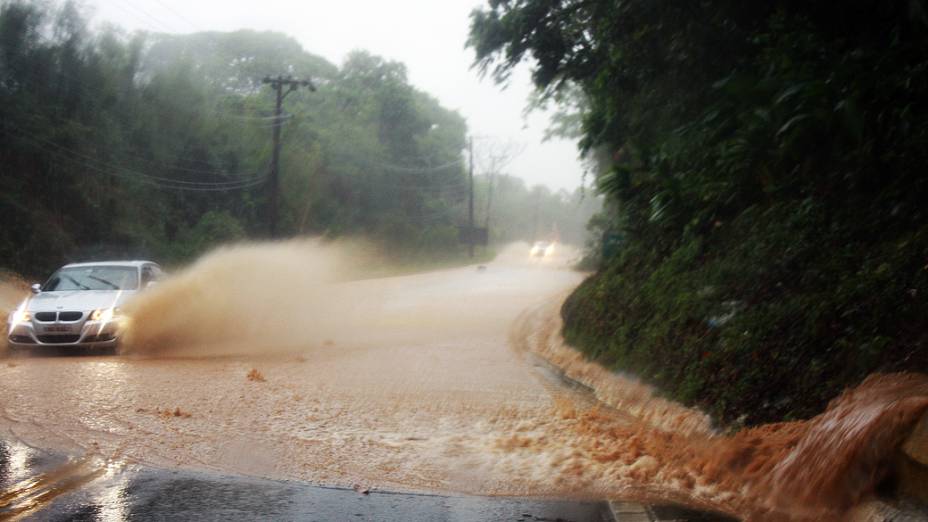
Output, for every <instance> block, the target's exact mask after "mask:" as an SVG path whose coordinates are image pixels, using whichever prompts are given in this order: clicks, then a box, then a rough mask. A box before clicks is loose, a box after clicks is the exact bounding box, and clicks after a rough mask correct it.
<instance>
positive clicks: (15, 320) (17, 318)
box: [10, 307, 32, 324]
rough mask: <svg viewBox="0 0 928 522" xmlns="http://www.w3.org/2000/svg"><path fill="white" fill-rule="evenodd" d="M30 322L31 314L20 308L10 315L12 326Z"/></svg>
mask: <svg viewBox="0 0 928 522" xmlns="http://www.w3.org/2000/svg"><path fill="white" fill-rule="evenodd" d="M29 321H32V314H30V313H29V312H28V311H26V310H25V309H23V308H22V307H20V308H18V309H16V310H15V311H14V312H13V313H12V314H10V323H12V324H22V323H28V322H29Z"/></svg>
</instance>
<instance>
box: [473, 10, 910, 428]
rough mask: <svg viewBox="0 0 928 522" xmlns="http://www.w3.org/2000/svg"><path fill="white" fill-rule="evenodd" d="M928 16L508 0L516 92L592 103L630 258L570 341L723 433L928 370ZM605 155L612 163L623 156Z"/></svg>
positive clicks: (507, 63)
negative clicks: (519, 68) (524, 71)
mask: <svg viewBox="0 0 928 522" xmlns="http://www.w3.org/2000/svg"><path fill="white" fill-rule="evenodd" d="M925 29H926V17H925V6H924V2H922V1H920V0H912V1H910V2H895V3H892V2H890V3H887V2H877V1H875V0H855V1H852V2H845V3H842V4H841V5H837V4H836V5H832V4H829V3H825V4H822V3H801V2H800V3H797V2H787V1H777V2H762V3H758V2H754V3H751V2H747V3H745V2H727V1H723V0H719V1H710V2H702V3H693V2H683V1H678V0H659V1H645V0H632V1H623V2H612V1H607V0H592V1H586V0H583V1H581V0H560V1H554V2H547V1H540V0H515V1H512V2H498V1H491V2H490V3H489V7H487V8H485V9H482V10H478V11H475V13H474V14H473V18H472V30H471V39H470V44H471V45H472V46H473V47H474V49H475V51H476V54H477V61H478V64H480V65H481V66H482V67H483V68H484V69H485V70H492V71H493V72H494V74H495V75H496V76H497V77H498V78H502V77H505V75H506V74H507V73H508V71H509V70H511V68H512V67H513V66H514V65H515V64H516V63H518V62H520V61H522V60H523V59H524V58H527V57H530V58H532V59H533V60H534V63H535V69H534V73H533V77H534V79H535V81H536V84H537V86H538V87H539V89H540V90H541V91H542V93H543V95H544V96H547V97H549V98H550V99H555V100H556V99H557V97H558V96H561V93H563V92H565V90H566V89H576V88H579V89H581V90H582V92H583V94H584V101H585V106H584V108H583V111H582V114H581V115H582V118H583V123H582V139H581V145H582V147H583V148H584V150H586V151H588V152H589V153H590V154H594V153H595V154H596V156H597V159H598V160H599V161H600V163H601V167H602V168H601V169H600V172H601V173H600V175H599V176H598V179H597V186H598V188H599V190H600V191H601V192H602V193H603V194H605V195H606V196H607V198H608V199H607V208H610V209H614V211H615V212H613V213H611V214H609V219H610V222H609V223H607V224H606V225H605V226H602V227H601V228H602V229H603V230H604V232H614V233H616V234H620V235H621V236H622V237H623V238H624V239H623V245H624V250H623V252H622V253H621V254H620V255H618V256H616V257H613V258H611V259H605V260H603V265H602V269H601V270H600V272H599V273H598V274H597V275H596V276H594V277H593V278H591V279H590V280H588V281H587V282H586V283H584V284H583V285H582V286H581V287H580V288H579V289H578V291H577V293H575V294H574V296H572V297H571V299H570V300H568V302H567V304H566V305H565V308H564V316H565V319H566V329H565V333H566V334H567V336H568V338H569V339H570V340H571V341H573V342H575V343H576V344H577V345H578V346H580V347H581V348H582V349H584V350H585V351H587V352H588V353H589V354H590V355H591V356H593V357H595V358H598V359H600V360H602V361H604V362H605V363H607V364H611V365H614V366H615V367H616V368H619V369H625V370H630V371H633V372H635V373H637V374H639V375H641V376H642V377H644V378H646V379H649V380H651V381H652V382H654V383H656V384H658V385H660V386H661V387H662V388H663V389H665V390H666V391H667V392H668V393H669V394H670V395H671V396H673V397H675V398H679V399H682V400H684V401H686V402H688V403H692V404H699V405H701V406H703V407H705V408H707V409H709V410H710V411H712V412H713V413H715V414H717V415H718V416H719V418H720V419H722V420H723V421H732V420H734V419H737V418H740V417H746V419H747V420H748V422H760V421H767V420H775V419H781V418H791V417H801V416H807V415H810V414H812V413H814V412H817V411H819V410H820V409H821V408H822V407H823V406H824V404H825V402H826V401H827V400H828V399H829V398H831V397H833V396H834V395H835V394H837V393H838V392H839V391H840V390H841V389H842V388H843V387H846V386H850V385H854V384H856V383H857V382H859V381H860V380H861V379H862V378H863V377H864V376H866V375H867V374H868V373H870V372H873V371H880V370H900V369H909V370H920V371H928V356H926V355H925V354H926V352H928V334H926V333H925V332H926V331H928V328H926V326H928V325H926V317H928V305H926V301H925V296H926V295H928V294H926V292H928V287H926V284H928V283H926V278H928V266H926V264H925V263H926V262H928V243H926V237H925V230H926V215H925V213H924V212H925V211H924V204H923V202H924V201H926V200H928V184H926V181H925V177H924V175H923V172H922V171H923V168H924V167H923V166H924V165H925V164H926V162H928V130H926V129H928V128H926V126H925V125H924V124H923V122H924V121H925V120H926V118H928V102H926V100H928V96H926V95H928V74H926V73H928V52H926V51H928V36H926V35H928V33H926V31H925ZM603 151H607V152H606V153H605V154H604V153H603Z"/></svg>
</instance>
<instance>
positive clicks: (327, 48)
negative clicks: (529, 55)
mask: <svg viewBox="0 0 928 522" xmlns="http://www.w3.org/2000/svg"><path fill="white" fill-rule="evenodd" d="M86 3H87V5H88V6H90V7H91V8H92V9H93V11H94V13H95V19H96V20H97V21H104V20H105V21H111V22H114V23H116V24H117V25H120V26H122V27H124V28H126V29H128V30H137V29H143V30H149V31H157V32H170V33H189V32H196V31H204V30H217V31H232V30H235V29H242V28H248V29H255V30H273V31H280V32H282V33H286V34H288V35H290V36H293V37H295V38H296V39H297V40H298V41H299V42H300V43H301V44H302V45H303V48H304V49H305V50H307V51H309V52H311V53H314V54H318V55H321V56H323V57H325V58H326V59H328V60H330V61H332V62H334V63H336V64H340V63H341V62H342V59H343V58H344V56H345V55H346V54H347V53H348V52H350V51H352V50H354V49H366V50H368V51H370V52H372V53H373V54H377V55H380V56H383V57H385V58H388V59H392V60H397V61H401V62H403V63H405V64H406V66H407V68H408V71H409V78H410V81H411V83H412V84H413V85H415V86H416V87H418V88H420V89H421V90H424V91H426V92H428V93H430V94H432V95H433V96H436V97H437V98H438V99H439V100H440V101H441V103H442V104H443V105H444V106H446V107H448V108H451V109H456V110H458V111H460V113H461V114H462V115H463V116H464V117H465V118H467V122H468V126H469V128H470V131H471V132H472V133H473V134H475V135H477V136H492V137H493V138H494V139H496V138H498V139H500V140H503V141H506V140H514V141H517V142H519V143H521V144H522V145H523V146H524V147H525V148H524V152H523V153H522V154H520V155H519V156H518V157H517V158H515V159H514V160H513V161H512V162H511V163H510V164H509V165H508V167H507V171H508V173H510V174H514V175H517V176H519V177H521V178H523V179H525V180H526V182H527V183H528V184H529V185H533V184H538V183H541V184H545V185H548V186H549V187H551V188H553V189H560V188H566V189H568V190H571V189H573V188H575V187H577V186H579V185H580V184H581V178H582V172H583V169H582V167H581V164H580V162H579V160H578V159H577V149H576V145H575V144H574V143H573V142H571V141H562V140H557V141H549V142H546V143H542V137H543V133H544V129H545V128H546V126H547V122H548V117H547V115H545V114H543V113H538V112H536V113H533V114H532V115H530V116H529V118H528V119H527V120H526V119H525V118H524V117H523V109H524V107H525V105H526V99H527V96H528V94H529V93H530V92H531V90H532V87H531V84H530V81H529V77H528V72H527V70H526V69H523V70H520V71H518V72H517V74H516V75H514V77H513V79H512V81H511V82H510V85H509V86H508V88H507V89H506V90H502V88H501V87H500V86H498V85H496V84H495V83H494V82H493V81H492V80H491V79H489V78H486V79H483V80H481V79H480V78H479V76H478V74H477V72H476V70H472V69H470V65H471V63H472V61H473V53H472V51H471V50H470V49H465V48H464V42H465V40H466V38H467V32H468V26H469V23H470V18H469V14H470V12H471V10H472V9H474V8H475V7H477V6H480V5H482V3H483V2H482V0H390V1H377V0H362V1H354V2H352V1H347V0H326V1H319V0H262V1H241V0H194V1H189V0H188V1H182V0H86ZM477 143H478V144H479V141H478V142H477Z"/></svg>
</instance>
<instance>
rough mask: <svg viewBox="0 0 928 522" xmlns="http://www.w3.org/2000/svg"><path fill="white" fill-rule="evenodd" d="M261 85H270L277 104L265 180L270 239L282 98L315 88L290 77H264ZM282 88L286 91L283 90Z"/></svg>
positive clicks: (277, 183) (274, 229) (277, 186)
mask: <svg viewBox="0 0 928 522" xmlns="http://www.w3.org/2000/svg"><path fill="white" fill-rule="evenodd" d="M263 83H266V84H270V86H271V88H272V89H274V91H276V93H277V103H276V105H275V108H274V125H273V128H274V151H273V153H272V155H271V172H270V174H269V176H268V180H267V228H268V234H269V235H270V237H271V238H275V237H277V216H278V211H277V207H278V202H279V197H280V196H279V195H280V127H281V125H282V124H283V121H282V120H281V116H282V114H283V110H282V107H283V103H284V98H286V97H287V95H288V94H290V93H291V92H293V91H295V90H297V89H298V88H300V87H308V88H309V90H311V91H315V90H316V87H315V86H314V85H313V84H312V82H310V81H309V80H294V79H293V77H292V76H287V77H284V76H280V75H278V76H277V78H271V77H270V76H265V77H264V80H263ZM284 87H286V88H287V89H286V90H284Z"/></svg>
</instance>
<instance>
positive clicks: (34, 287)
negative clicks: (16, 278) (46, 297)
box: [31, 283, 42, 294]
mask: <svg viewBox="0 0 928 522" xmlns="http://www.w3.org/2000/svg"><path fill="white" fill-rule="evenodd" d="M31 288H32V293H33V294H40V293H42V285H40V284H39V283H33V284H32V286H31Z"/></svg>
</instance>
